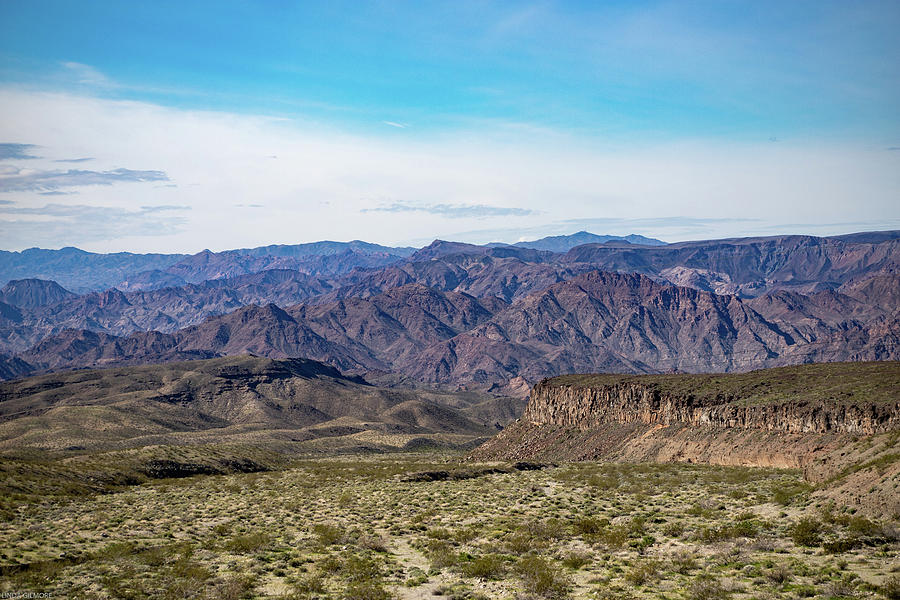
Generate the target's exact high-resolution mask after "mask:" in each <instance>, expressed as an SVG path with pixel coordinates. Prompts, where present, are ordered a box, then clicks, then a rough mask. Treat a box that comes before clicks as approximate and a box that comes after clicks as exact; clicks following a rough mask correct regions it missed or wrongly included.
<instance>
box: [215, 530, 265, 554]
mask: <svg viewBox="0 0 900 600" xmlns="http://www.w3.org/2000/svg"><path fill="white" fill-rule="evenodd" d="M271 543H272V536H271V535H269V534H268V533H263V532H261V531H256V532H253V533H246V534H243V535H236V536H234V537H233V538H231V539H230V540H228V541H227V542H225V548H226V550H230V551H231V552H236V553H238V554H249V553H251V552H256V551H257V550H260V549H262V548H263V547H265V546H268V545H269V544H271Z"/></svg>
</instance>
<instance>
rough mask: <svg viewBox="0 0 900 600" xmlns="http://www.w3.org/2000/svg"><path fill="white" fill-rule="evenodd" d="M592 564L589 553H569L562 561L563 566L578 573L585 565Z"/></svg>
mask: <svg viewBox="0 0 900 600" xmlns="http://www.w3.org/2000/svg"><path fill="white" fill-rule="evenodd" d="M589 562H591V555H590V554H589V553H588V552H580V551H577V550H575V551H572V552H569V553H568V554H567V555H566V556H565V558H563V560H562V564H563V565H565V566H566V567H568V568H570V569H575V570H576V571H577V570H578V569H580V568H581V567H583V566H584V565H586V564H588V563H589Z"/></svg>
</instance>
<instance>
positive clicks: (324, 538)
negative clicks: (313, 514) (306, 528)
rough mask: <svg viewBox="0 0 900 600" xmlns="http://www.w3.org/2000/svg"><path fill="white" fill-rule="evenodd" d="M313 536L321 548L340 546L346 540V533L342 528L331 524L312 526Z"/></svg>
mask: <svg viewBox="0 0 900 600" xmlns="http://www.w3.org/2000/svg"><path fill="white" fill-rule="evenodd" d="M313 535H315V536H316V537H317V538H318V540H319V543H320V544H322V545H323V546H333V545H335V544H340V543H341V542H343V541H344V540H345V539H346V532H345V531H344V529H343V527H341V526H339V525H334V524H331V523H317V524H315V525H313Z"/></svg>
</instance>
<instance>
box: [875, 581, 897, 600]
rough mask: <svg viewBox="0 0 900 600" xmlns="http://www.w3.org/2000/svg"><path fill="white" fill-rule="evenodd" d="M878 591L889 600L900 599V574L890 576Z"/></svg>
mask: <svg viewBox="0 0 900 600" xmlns="http://www.w3.org/2000/svg"><path fill="white" fill-rule="evenodd" d="M878 591H879V592H880V593H881V595H882V596H884V597H885V598H887V599H888V600H900V576H897V575H894V576H892V577H888V578H887V579H886V580H885V582H884V583H883V584H881V587H880V588H879V589H878Z"/></svg>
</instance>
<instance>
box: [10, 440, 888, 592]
mask: <svg viewBox="0 0 900 600" xmlns="http://www.w3.org/2000/svg"><path fill="white" fill-rule="evenodd" d="M208 451H209V450H202V449H200V448H194V449H182V450H179V452H182V453H187V452H192V453H194V456H195V457H196V458H197V459H198V462H199V459H200V458H202V457H201V454H200V453H201V452H208ZM231 451H232V452H236V450H235V449H232V450H231ZM173 455H174V454H173ZM184 455H186V454H183V456H184ZM260 458H262V457H261V456H260ZM458 458H459V456H458V455H454V454H447V453H444V454H441V453H434V452H430V453H422V454H387V455H376V454H368V455H353V456H332V457H321V458H309V459H297V460H294V461H293V462H291V463H287V462H284V463H282V464H280V465H275V466H273V469H272V470H269V471H263V472H258V473H233V474H225V475H197V476H194V477H185V478H178V479H166V480H147V481H143V482H137V483H135V484H133V485H131V486H115V487H113V488H109V489H97V490H96V492H105V493H95V492H90V491H85V490H80V491H78V493H77V494H73V495H64V494H60V495H51V496H48V497H45V498H40V497H39V496H37V495H36V494H35V495H31V496H22V497H20V498H19V501H18V502H17V503H16V504H15V505H14V506H13V507H12V508H11V509H10V513H9V515H8V519H7V520H6V521H5V522H2V523H0V533H2V539H3V541H4V544H3V545H2V547H0V569H2V571H0V573H2V578H0V591H13V590H23V589H27V590H36V591H37V590H40V591H46V592H51V593H53V594H54V595H55V596H59V597H67V596H87V597H94V596H96V597H133V598H141V597H147V596H161V597H184V596H186V595H190V596H193V597H200V598H234V599H237V598H256V597H288V598H298V599H302V600H312V599H313V598H323V599H324V598H336V599H338V598H354V599H363V600H365V599H367V598H369V599H375V600H383V599H388V598H432V597H435V598H437V597H441V598H446V599H449V598H457V599H467V600H478V599H481V600H485V599H489V598H510V599H512V598H521V599H523V600H524V599H526V598H531V599H563V598H633V599H639V598H659V597H662V596H665V597H666V598H672V599H673V600H675V599H680V598H684V599H685V600H725V599H727V598H735V599H738V598H743V597H771V598H778V597H781V598H786V599H787V598H812V597H832V596H833V597H849V596H848V595H852V597H854V598H866V597H869V598H888V599H891V600H894V599H896V598H897V594H898V589H900V583H898V579H897V575H896V574H893V575H892V576H891V577H880V578H879V577H878V574H879V573H885V574H886V573H890V572H891V569H896V568H897V564H896V558H895V557H896V555H897V552H898V550H900V543H898V542H897V539H896V534H895V533H894V532H896V523H890V522H884V521H877V520H874V519H870V518H867V517H864V516H862V515H859V514H853V513H851V512H850V511H849V510H846V509H842V508H840V507H837V506H833V505H828V506H820V507H815V506H813V505H812V504H811V502H810V500H809V497H808V495H807V491H806V490H807V489H808V488H807V487H806V486H805V484H803V482H802V480H801V478H800V475H799V474H798V473H797V472H793V471H782V470H775V469H751V468H741V467H718V466H700V465H685V464H617V463H589V462H588V463H574V464H564V465H561V466H558V467H550V468H545V469H543V470H539V469H535V470H517V469H514V468H510V467H508V466H503V465H484V466H467V467H465V469H464V470H465V471H466V472H467V473H468V472H471V473H477V476H473V477H465V478H463V477H460V478H454V477H448V478H447V479H443V480H429V479H428V478H420V477H415V476H414V475H415V474H417V473H418V474H421V473H431V472H448V473H453V472H456V471H459V470H460V467H459V466H458V464H457V461H458ZM80 460H82V461H84V463H85V464H89V465H91V466H90V469H91V472H92V473H98V474H102V473H103V464H102V462H101V461H100V456H90V455H89V456H86V457H84V458H82V459H80ZM495 466H496V467H498V468H494V467H495ZM61 468H62V467H61V466H54V467H53V468H52V469H49V468H48V470H47V471H46V473H47V476H48V477H52V476H53V474H54V473H57V472H61V470H60V469H61ZM67 468H70V469H71V468H72V467H71V465H70V466H68V467H67ZM109 468H110V472H115V471H116V470H117V469H121V468H122V466H121V464H116V465H113V466H111V467H109ZM23 476H24V475H23ZM31 477H32V478H33V479H32V481H34V482H35V485H36V484H37V483H38V482H39V479H37V478H35V477H36V476H34V475H32V476H31ZM17 481H23V480H21V479H16V478H10V480H9V481H8V482H7V483H6V484H7V485H10V484H12V483H14V482H17ZM33 489H35V490H36V489H37V488H36V487H35V488H33ZM783 490H789V491H790V493H789V496H790V498H789V501H788V502H787V503H786V504H784V503H781V502H779V500H780V499H781V495H780V494H779V492H780V491H783ZM698 498H699V500H698ZM810 544H812V545H810ZM834 552H837V554H835V553H834ZM894 573H896V571H894Z"/></svg>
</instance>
